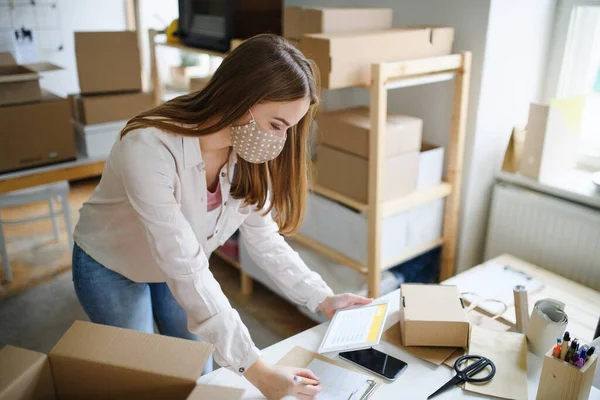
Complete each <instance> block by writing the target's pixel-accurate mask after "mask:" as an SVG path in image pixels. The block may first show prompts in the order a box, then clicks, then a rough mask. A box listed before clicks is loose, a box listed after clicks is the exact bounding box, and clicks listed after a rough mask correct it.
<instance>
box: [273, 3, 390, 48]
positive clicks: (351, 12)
mask: <svg viewBox="0 0 600 400" xmlns="http://www.w3.org/2000/svg"><path fill="white" fill-rule="evenodd" d="M392 14H393V10H392V9H391V8H319V7H286V8H285V9H284V10H283V36H284V37H285V38H287V39H295V40H300V39H302V36H304V35H305V34H310V33H335V32H364V31H376V30H381V29H388V28H391V27H392Z"/></svg>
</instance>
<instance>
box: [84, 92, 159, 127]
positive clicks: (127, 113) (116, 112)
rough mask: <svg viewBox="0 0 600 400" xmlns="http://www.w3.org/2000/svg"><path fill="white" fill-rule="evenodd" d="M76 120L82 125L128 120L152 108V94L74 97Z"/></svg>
mask: <svg viewBox="0 0 600 400" xmlns="http://www.w3.org/2000/svg"><path fill="white" fill-rule="evenodd" d="M73 100H74V101H75V104H76V112H77V115H76V119H77V120H78V121H80V122H81V123H83V124H84V125H94V124H102V123H105V122H115V121H123V120H129V119H131V118H133V117H135V116H136V115H137V114H139V113H140V112H142V111H146V110H148V109H150V108H152V107H153V106H154V100H153V98H152V93H144V92H139V93H118V94H101V95H74V96H73Z"/></svg>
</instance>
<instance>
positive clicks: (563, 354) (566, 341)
mask: <svg viewBox="0 0 600 400" xmlns="http://www.w3.org/2000/svg"><path fill="white" fill-rule="evenodd" d="M569 340H571V336H570V335H569V331H567V332H565V334H564V336H563V341H562V345H561V349H560V358H561V359H562V360H564V359H565V357H566V356H567V351H568V350H569Z"/></svg>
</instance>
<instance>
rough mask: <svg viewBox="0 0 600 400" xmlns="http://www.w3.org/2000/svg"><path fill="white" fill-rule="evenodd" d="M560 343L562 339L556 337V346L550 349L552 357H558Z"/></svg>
mask: <svg viewBox="0 0 600 400" xmlns="http://www.w3.org/2000/svg"><path fill="white" fill-rule="evenodd" d="M561 343H562V339H561V338H557V339H556V346H554V348H553V349H552V356H553V357H560V351H561V350H562V347H561Z"/></svg>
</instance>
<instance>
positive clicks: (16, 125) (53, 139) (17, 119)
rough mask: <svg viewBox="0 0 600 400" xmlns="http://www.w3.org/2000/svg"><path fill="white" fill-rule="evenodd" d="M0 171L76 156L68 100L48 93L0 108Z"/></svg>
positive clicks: (69, 158)
mask: <svg viewBox="0 0 600 400" xmlns="http://www.w3.org/2000/svg"><path fill="white" fill-rule="evenodd" d="M0 121H2V124H0V143H2V145H1V146H0V172H7V171H12V170H18V169H23V168H29V167H35V166H39V165H44V164H52V163H55V162H58V161H66V160H72V159H75V157H76V152H75V137H74V134H73V124H72V122H71V107H70V104H69V100H67V99H64V98H61V97H58V96H56V95H53V94H51V93H48V92H43V93H42V100H41V101H38V102H34V103H26V104H18V105H10V106H2V107H0Z"/></svg>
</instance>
